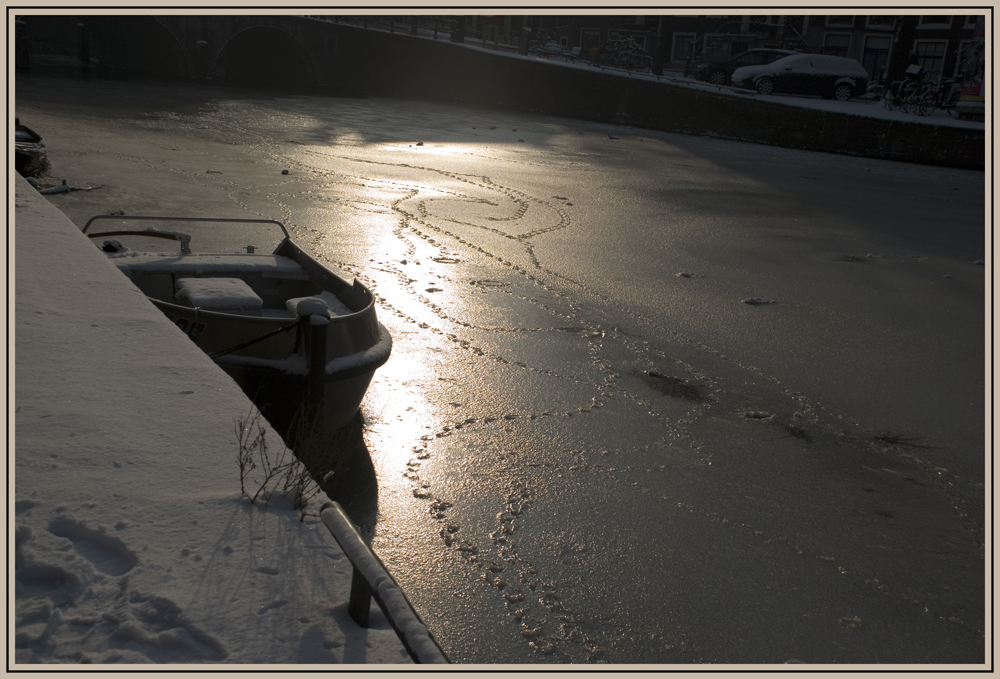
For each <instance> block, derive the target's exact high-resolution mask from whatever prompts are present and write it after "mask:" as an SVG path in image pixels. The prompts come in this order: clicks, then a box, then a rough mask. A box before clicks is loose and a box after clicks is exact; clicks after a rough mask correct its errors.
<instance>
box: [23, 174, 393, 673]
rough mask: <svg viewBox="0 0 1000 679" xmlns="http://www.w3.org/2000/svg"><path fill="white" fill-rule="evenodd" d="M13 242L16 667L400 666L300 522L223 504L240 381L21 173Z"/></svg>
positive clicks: (233, 480) (232, 464)
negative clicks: (352, 613)
mask: <svg viewBox="0 0 1000 679" xmlns="http://www.w3.org/2000/svg"><path fill="white" fill-rule="evenodd" d="M12 233H13V236H14V238H13V241H14V244H15V260H14V283H15V295H14V299H15V307H14V321H15V335H14V350H13V352H12V355H13V356H14V362H13V366H12V367H13V375H14V378H15V398H14V412H15V416H14V428H13V436H12V441H11V443H12V444H13V446H12V448H13V450H14V451H15V455H14V463H13V465H12V467H11V468H9V472H10V473H11V474H12V478H13V479H14V484H15V498H14V500H13V501H12V502H11V504H12V506H9V507H8V517H9V520H10V523H11V524H12V527H13V529H14V530H13V533H14V538H15V551H16V553H15V561H16V564H15V595H16V602H15V603H16V626H15V627H16V628H15V630H13V631H12V633H11V634H10V635H9V637H8V638H9V639H12V640H13V642H14V646H15V655H14V658H13V660H14V662H15V663H16V665H15V667H16V666H18V665H21V663H49V662H84V663H117V664H145V663H180V664H183V665H204V664H210V663H212V664H214V663H226V664H248V665H253V664H264V663H267V664H276V665H283V664H297V665H296V667H297V668H299V669H302V665H301V663H305V664H310V665H324V666H327V667H326V669H330V668H329V667H328V665H329V664H341V663H347V664H364V663H391V664H395V663H406V664H408V663H409V662H410V661H409V657H408V656H407V654H406V652H405V650H404V649H403V647H402V645H401V644H400V642H399V640H398V639H397V637H396V635H395V633H394V632H393V631H392V629H391V627H390V626H389V624H388V622H387V621H386V620H385V618H384V617H383V615H382V613H381V611H379V610H378V608H377V607H375V606H374V604H373V609H372V612H371V622H372V627H371V628H370V629H367V630H365V629H362V628H360V627H358V626H357V625H356V624H355V623H354V622H353V621H352V620H351V619H350V617H349V614H348V612H347V601H348V598H349V594H350V581H351V565H350V563H349V561H348V559H347V558H346V557H345V556H344V554H343V552H342V551H341V550H340V548H339V547H338V546H337V544H336V542H335V541H334V539H333V537H332V536H331V535H330V534H329V532H328V530H327V528H326V527H325V526H324V525H323V523H322V521H321V520H320V519H319V518H318V516H313V517H307V518H306V520H305V521H304V522H300V521H299V516H298V512H296V511H294V510H291V509H289V508H288V507H287V505H286V506H285V507H281V506H276V505H275V503H272V505H271V506H270V507H263V506H261V505H260V504H259V503H258V504H257V505H251V504H250V503H249V502H248V501H247V500H246V499H245V498H242V497H241V495H240V477H239V469H238V467H237V464H236V460H235V458H236V437H235V434H234V424H235V421H236V420H237V418H240V417H246V416H247V414H248V412H249V411H250V409H251V404H250V401H249V400H248V399H247V398H246V396H245V395H244V394H243V392H242V391H240V389H239V387H237V386H236V384H235V383H234V382H232V380H230V379H229V377H227V376H226V375H225V373H223V372H222V371H221V370H220V369H219V368H218V367H217V366H215V365H214V364H213V363H212V361H211V360H210V359H209V358H208V357H207V356H205V355H204V354H203V353H202V352H201V351H199V350H198V349H197V348H196V347H195V345H194V344H193V343H192V342H191V341H190V340H189V339H188V338H187V337H186V336H185V335H184V334H183V333H181V332H180V331H179V330H178V329H177V328H176V327H174V326H173V324H171V323H170V322H169V321H168V320H167V318H166V317H165V316H163V315H162V314H161V313H160V312H159V311H158V310H157V309H156V308H155V307H153V305H151V304H150V303H149V302H148V301H147V300H146V299H145V297H144V296H143V295H142V294H141V293H140V292H139V290H138V289H136V288H135V287H134V286H133V285H132V284H131V283H130V282H129V281H128V280H127V279H126V278H125V277H124V276H123V275H122V274H121V273H120V272H119V271H118V270H117V268H116V267H115V266H114V264H112V263H111V262H110V261H109V260H108V259H107V258H106V257H105V256H104V254H103V253H101V252H100V251H99V250H98V249H97V248H96V247H95V246H94V245H93V244H92V243H91V242H90V241H89V240H88V239H87V238H86V237H85V236H84V235H83V234H82V233H80V230H79V229H78V228H77V227H76V226H75V225H73V224H72V222H70V220H69V219H68V218H67V217H66V216H65V215H63V214H62V213H61V212H60V211H59V210H58V209H57V208H56V207H54V206H53V205H51V204H50V203H49V202H48V201H47V200H46V199H45V198H44V197H43V196H40V195H38V193H37V191H35V189H33V188H31V187H30V186H29V185H28V183H27V182H25V181H24V180H23V179H21V178H20V177H18V178H16V187H15V201H14V231H13V232H12ZM267 434H268V438H269V441H270V442H271V444H272V445H273V444H274V443H275V442H277V441H280V439H279V437H278V436H277V434H275V433H274V432H273V431H271V430H270V428H268V432H267ZM8 436H11V434H8ZM320 499H321V498H320V497H317V498H316V499H314V500H313V502H314V503H315V506H314V507H312V511H313V513H317V512H318V507H319V505H320V504H321V502H320ZM323 499H325V498H323ZM390 567H391V564H390Z"/></svg>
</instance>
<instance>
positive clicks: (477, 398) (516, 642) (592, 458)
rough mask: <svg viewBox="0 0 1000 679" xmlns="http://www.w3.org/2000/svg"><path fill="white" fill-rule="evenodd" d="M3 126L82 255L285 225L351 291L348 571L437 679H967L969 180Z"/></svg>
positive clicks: (971, 389) (802, 167) (608, 150)
mask: <svg viewBox="0 0 1000 679" xmlns="http://www.w3.org/2000/svg"><path fill="white" fill-rule="evenodd" d="M16 97H17V99H16V108H17V114H18V115H19V116H20V117H21V119H22V122H24V123H26V124H28V125H29V126H31V127H33V128H35V129H36V130H38V131H39V132H40V133H41V134H42V135H43V136H44V137H45V139H46V142H47V144H48V148H49V154H50V158H51V159H52V162H53V169H52V175H51V179H52V180H53V181H55V182H58V181H59V180H61V179H66V180H67V183H68V184H69V185H70V186H72V187H74V188H81V189H86V188H90V189H91V190H89V191H87V190H79V191H72V192H69V193H64V194H59V195H54V196H52V197H51V200H52V202H53V203H55V204H56V205H57V206H59V207H60V208H61V209H62V210H63V211H65V212H66V213H67V214H68V215H69V216H70V217H71V218H72V219H73V220H74V221H75V222H76V223H77V224H80V225H82V224H83V223H84V222H85V221H86V219H87V218H88V217H90V216H92V215H94V214H99V213H105V214H106V213H112V212H117V211H123V212H124V213H125V214H166V215H200V216H218V217H221V216H232V217H258V216H259V217H267V218H275V219H280V220H282V221H284V222H285V223H286V224H287V225H288V226H289V227H290V230H291V231H292V233H293V235H294V237H295V238H296V239H297V240H298V241H299V242H300V243H302V244H304V245H305V246H306V247H308V248H309V249H311V250H312V251H313V252H315V253H316V254H317V255H318V256H319V258H320V259H322V260H324V261H325V262H327V263H328V264H329V265H330V266H331V267H332V268H334V269H335V270H339V271H341V272H344V273H345V274H347V275H348V276H357V277H359V278H361V279H362V280H363V281H365V282H366V283H367V284H369V285H370V286H371V287H372V288H373V290H374V291H375V293H376V294H377V296H378V298H379V314H380V320H381V321H382V322H383V323H384V324H385V325H386V326H387V327H388V328H389V330H390V332H391V333H392V335H393V338H394V341H395V345H394V349H393V355H392V358H391V359H390V361H389V363H388V364H387V365H386V366H385V367H384V368H382V369H381V370H380V371H379V372H378V373H377V375H376V379H375V381H374V383H373V384H372V387H371V389H370V391H369V393H368V396H367V399H366V402H365V404H364V406H363V413H364V416H365V419H366V422H367V424H366V428H365V432H364V437H365V442H366V444H367V447H368V450H369V452H370V454H371V458H372V462H373V464H374V469H375V472H376V474H377V478H378V485H379V488H378V496H377V498H375V497H374V496H373V497H371V498H370V503H369V504H370V506H371V509H372V510H374V508H375V507H376V503H377V521H376V522H374V532H375V537H374V543H373V544H374V547H375V550H376V551H377V552H378V553H379V554H380V555H381V557H382V559H383V560H384V561H385V562H386V564H387V565H388V566H389V568H390V570H392V571H393V573H394V574H395V575H396V577H397V579H398V580H399V581H400V583H401V584H402V585H403V587H404V589H405V590H406V591H407V593H408V595H409V596H410V598H411V600H412V601H413V603H414V604H415V606H416V608H417V609H418V610H419V611H420V613H421V615H422V616H423V617H424V619H425V620H426V621H427V622H428V624H429V626H430V627H431V629H432V630H433V632H434V633H435V635H436V636H437V638H438V640H439V641H440V643H441V646H442V647H443V648H444V649H445V651H446V652H447V653H448V654H449V656H450V657H451V658H452V660H453V661H455V662H460V663H571V662H572V663H593V662H608V663H655V664H669V663H693V662H711V663H784V662H788V661H801V662H807V663H861V664H872V663H949V664H950V663H980V662H983V660H984V653H985V650H984V648H985V642H984V629H985V627H984V626H985V624H986V623H985V615H984V605H985V598H984V547H983V542H984V532H985V528H984V496H985V493H984V481H985V472H984V448H985V380H984V370H985V365H984V355H985V351H984V342H985V337H986V323H985V320H986V319H985V313H984V305H985V280H986V275H987V270H986V268H985V267H984V266H982V265H981V264H975V263H974V262H976V261H977V260H985V259H987V252H986V250H985V248H986V244H985V242H984V220H985V210H984V201H985V178H984V175H983V174H982V173H976V172H967V171H956V170H948V169H941V168H934V167H924V166H916V165H904V164H899V163H892V162H884V161H876V160H866V159H858V158H850V157H840V156H833V155H825V154H818V153H811V152H803V151H795V150H788V149H780V148H772V147H766V146H760V145H752V144H743V143H737V142H730V141H723V140H717V139H709V138H699V137H690V136H683V135H674V134H666V133H656V132H650V131H646V130H639V129H630V128H624V127H614V126H609V125H598V124H591V123H581V122H577V121H570V120H565V119H553V118H545V117H540V116H530V115H521V114H516V113H509V112H502V111H494V110H486V109H474V108H467V107H461V106H458V105H445V104H430V103H419V102H412V101H401V100H391V99H390V100H385V99H360V100H354V99H340V98H333V97H291V96H285V95H280V96H274V97H270V96H265V95H262V94H259V93H250V92H245V91H235V90H221V89H212V88H196V87H186V86H174V85H157V86H140V85H136V84H134V83H132V84H126V83H119V84H114V83H107V82H93V83H89V84H84V83H81V82H79V81H71V80H45V79H39V78H36V79H33V80H25V81H19V82H18V88H17V91H16ZM283 170H287V171H288V172H287V174H283V172H282V171H283ZM234 417H235V414H234ZM220 426H224V427H230V426H231V424H230V423H220ZM207 452H210V451H207ZM221 463H222V462H220V464H221ZM227 464H228V462H227ZM233 478H234V483H236V482H237V481H236V479H237V475H236V474H235V472H234V477H233ZM373 516H374V515H373Z"/></svg>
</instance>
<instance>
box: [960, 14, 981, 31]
mask: <svg viewBox="0 0 1000 679" xmlns="http://www.w3.org/2000/svg"><path fill="white" fill-rule="evenodd" d="M980 18H982V19H985V17H984V16H983V15H982V14H970V15H969V16H967V17H965V25H964V26H962V28H975V27H976V19H980Z"/></svg>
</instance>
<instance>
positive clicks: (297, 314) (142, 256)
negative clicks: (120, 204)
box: [83, 215, 392, 452]
mask: <svg viewBox="0 0 1000 679" xmlns="http://www.w3.org/2000/svg"><path fill="white" fill-rule="evenodd" d="M98 220H112V221H114V222H116V225H115V226H114V227H113V228H111V229H107V230H104V231H101V232H96V233H95V232H92V231H91V226H92V225H93V224H94V222H95V221H98ZM136 222H153V223H161V224H162V223H176V222H183V223H184V224H185V228H186V229H187V227H201V230H202V231H204V232H205V233H204V234H203V237H199V240H198V241H197V242H199V243H200V244H201V245H203V246H204V247H203V248H201V249H200V251H199V252H193V251H192V242H193V239H192V236H191V235H190V234H188V233H181V232H177V231H170V230H161V229H159V228H154V227H152V226H150V227H148V228H146V229H139V228H135V223H136ZM250 227H256V228H250ZM189 230H190V229H189ZM83 232H84V234H86V235H87V236H88V237H90V238H93V239H103V240H102V241H99V242H98V246H99V247H100V248H101V249H102V250H103V251H104V252H105V253H106V254H107V256H108V257H109V258H110V259H111V261H112V262H113V263H114V264H115V265H116V266H117V267H118V268H119V270H121V272H122V273H124V274H125V275H126V276H128V277H129V279H130V280H131V281H132V282H133V283H134V284H135V285H136V287H138V288H139V290H141V291H142V293H143V294H145V295H146V297H147V298H148V299H149V300H150V301H151V302H152V303H153V304H154V305H155V306H156V307H157V308H159V309H160V310H161V311H163V313H164V314H166V316H167V317H168V318H169V319H170V320H172V321H173V322H174V324H175V325H177V327H178V328H180V330H181V331H182V332H184V333H185V334H187V335H188V337H190V338H191V340H193V341H194V342H195V344H197V345H198V347H199V348H201V349H202V350H203V351H204V352H205V353H207V354H208V355H209V357H211V358H212V359H213V360H214V361H215V362H216V364H218V365H219V366H220V367H221V368H222V369H223V370H225V371H226V372H227V373H228V374H229V375H230V376H231V377H232V378H233V380H235V381H236V383H237V384H239V385H240V387H241V388H242V389H243V391H244V392H245V393H246V394H247V396H249V397H250V398H251V400H253V401H254V403H255V404H256V405H257V408H258V409H259V410H260V412H261V413H262V414H263V415H264V417H265V418H267V420H268V421H269V422H270V423H271V424H272V426H274V427H275V428H276V429H277V430H278V431H279V432H282V434H283V435H284V436H285V439H286V443H287V444H288V445H289V447H292V448H293V449H294V448H295V442H296V431H297V429H296V428H297V427H298V426H299V425H300V424H301V423H302V422H308V425H309V427H310V428H311V429H310V434H309V435H310V436H312V435H314V434H317V433H318V434H319V435H321V436H323V437H324V438H329V437H330V436H332V435H333V434H334V433H335V432H336V431H337V430H338V429H339V428H341V427H343V426H344V425H345V424H347V423H348V422H349V421H350V420H351V419H352V418H353V417H354V416H355V414H356V413H357V412H358V408H359V406H360V405H361V401H362V399H363V398H364V395H365V392H366V391H367V389H368V385H369V383H370V382H371V379H372V377H373V375H374V374H375V371H376V370H377V369H378V368H379V367H381V366H382V365H383V364H384V363H385V362H386V361H387V360H388V359H389V354H390V352H391V350H392V338H391V337H390V336H389V332H388V331H387V330H386V329H385V327H384V326H383V325H382V324H381V323H379V322H378V319H377V316H376V312H375V297H374V295H373V294H372V293H371V291H370V290H369V289H368V288H367V287H365V286H364V285H362V284H361V283H360V282H359V281H357V280H354V281H353V282H351V283H349V282H347V281H346V280H344V279H343V278H341V277H340V276H338V275H336V274H335V273H333V272H332V271H330V270H329V269H327V268H326V267H324V266H323V265H322V264H320V263H319V262H317V261H316V260H315V259H313V258H312V257H311V256H310V255H309V254H307V253H306V252H305V251H303V250H302V249H301V248H299V247H298V246H297V245H296V244H295V243H293V242H292V240H291V239H290V237H289V235H288V232H287V230H286V229H285V227H284V225H282V224H281V223H280V222H277V221H274V220H266V219H214V218H202V217H146V216H119V215H99V216H96V217H93V218H92V219H91V220H90V221H88V222H87V224H86V225H85V226H84V228H83ZM268 241H270V242H271V243H277V246H276V247H275V248H274V249H273V251H266V250H265V251H262V252H258V250H259V249H260V246H259V244H260V243H262V242H264V243H266V242H268ZM254 243H257V244H258V245H255V244H254ZM178 246H179V247H178ZM140 248H141V249H140ZM304 413H305V414H307V420H302V419H301V418H302V416H303V414H304ZM299 431H300V432H301V430H299ZM301 438H302V437H301V436H300V437H299V439H300V440H301ZM297 452H298V451H297Z"/></svg>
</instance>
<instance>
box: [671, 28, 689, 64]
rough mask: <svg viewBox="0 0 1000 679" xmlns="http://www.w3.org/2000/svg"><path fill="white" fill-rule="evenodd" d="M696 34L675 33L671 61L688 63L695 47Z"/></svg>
mask: <svg viewBox="0 0 1000 679" xmlns="http://www.w3.org/2000/svg"><path fill="white" fill-rule="evenodd" d="M694 35H695V34H694V33H674V44H673V48H672V49H671V50H670V61H681V62H684V61H687V60H688V57H690V56H691V50H692V49H693V47H694Z"/></svg>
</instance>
